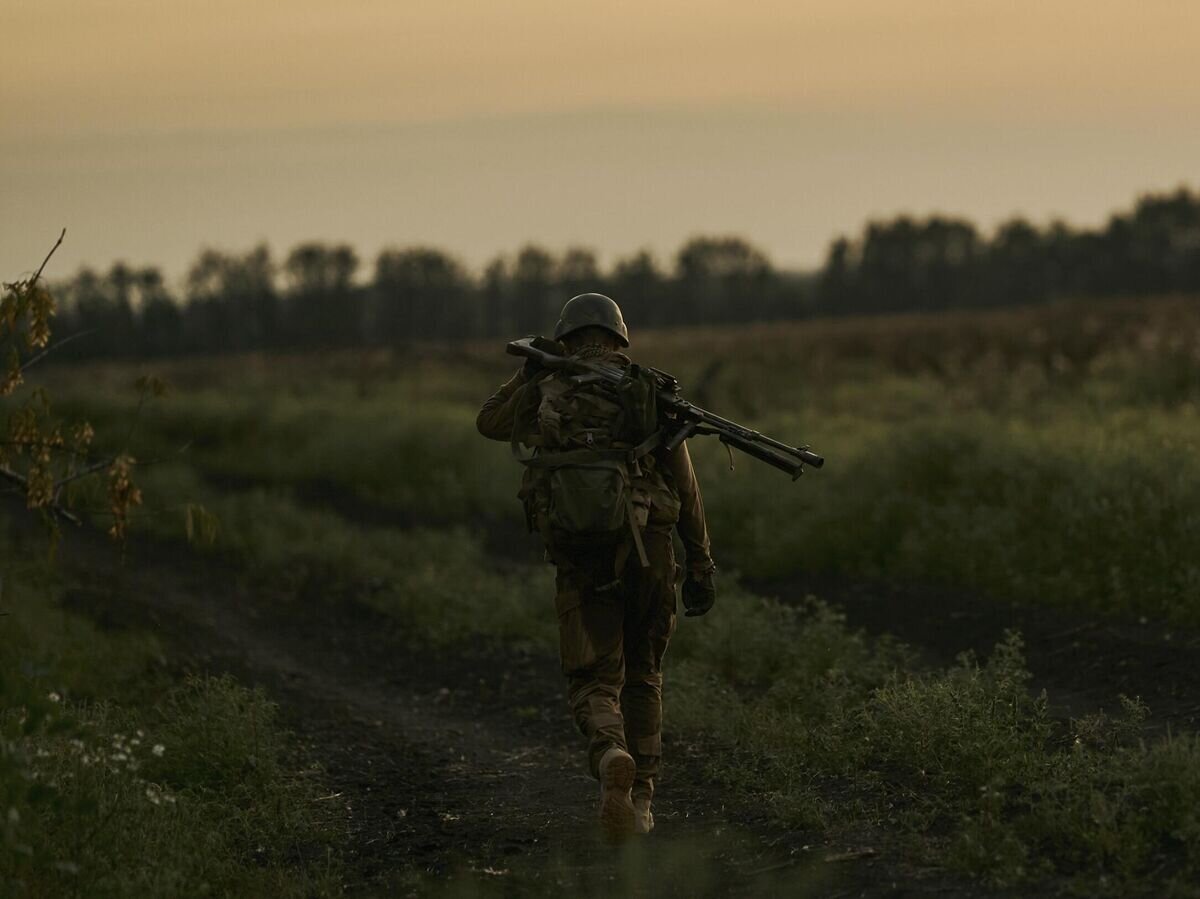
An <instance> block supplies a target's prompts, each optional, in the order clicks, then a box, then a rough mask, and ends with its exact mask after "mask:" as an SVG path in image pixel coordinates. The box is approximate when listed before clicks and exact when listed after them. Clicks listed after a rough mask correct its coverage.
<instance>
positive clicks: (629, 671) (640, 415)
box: [476, 293, 716, 837]
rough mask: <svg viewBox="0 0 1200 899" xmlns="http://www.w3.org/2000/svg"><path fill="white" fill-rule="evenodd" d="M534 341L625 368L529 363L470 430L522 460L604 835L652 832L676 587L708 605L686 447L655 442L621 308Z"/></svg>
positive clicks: (644, 376) (595, 298) (599, 305)
mask: <svg viewBox="0 0 1200 899" xmlns="http://www.w3.org/2000/svg"><path fill="white" fill-rule="evenodd" d="M533 345H534V346H535V347H537V348H538V349H540V350H542V351H544V352H548V353H550V354H552V355H569V356H571V357H573V358H574V359H578V360H585V361H588V362H594V363H600V364H603V365H607V366H610V367H615V368H618V369H620V370H621V371H623V372H624V375H623V377H622V378H621V379H620V380H619V383H616V384H613V383H612V382H610V381H605V380H603V379H598V378H595V377H589V376H587V375H586V374H585V375H579V374H578V373H574V372H572V371H571V370H570V369H569V368H567V367H563V368H556V369H550V368H547V367H543V366H542V365H540V364H539V363H538V362H537V361H536V360H535V359H529V360H528V361H527V362H526V363H525V366H524V367H523V368H522V369H521V370H520V371H518V372H517V373H516V374H515V375H513V377H512V378H511V379H510V380H509V381H508V382H507V383H505V384H504V385H503V386H502V387H500V389H499V390H498V391H496V393H495V394H493V395H492V396H491V397H490V398H489V399H488V400H487V402H485V403H484V404H483V408H482V409H481V410H480V412H479V416H478V419H477V421H476V424H477V426H478V428H479V431H480V433H481V434H483V435H484V436H485V437H489V438H492V439H494V440H504V441H509V442H511V444H512V447H513V451H514V453H515V454H517V455H518V458H520V459H521V461H522V462H523V463H524V464H525V476H524V479H523V482H522V486H521V491H520V494H519V495H520V497H521V499H522V500H523V502H524V504H525V510H526V516H527V520H528V521H529V523H530V525H531V526H533V527H536V528H537V530H538V531H539V532H540V533H541V535H542V538H543V540H544V542H545V545H546V552H547V556H548V558H549V559H550V560H551V561H552V562H553V563H554V565H555V567H556V569H557V577H556V595H555V608H556V611H557V613H558V623H559V649H560V655H561V660H562V669H563V673H564V674H565V675H566V676H567V679H568V698H569V701H570V705H571V710H572V712H573V714H574V717H575V722H576V724H577V725H578V727H579V729H580V731H582V733H583V734H584V735H585V736H586V737H587V739H588V762H589V767H590V769H591V772H592V775H593V776H595V777H596V778H597V779H598V780H599V781H600V785H601V796H600V810H599V811H600V821H601V825H602V826H603V828H604V830H605V831H606V833H608V834H609V835H610V836H612V837H622V836H624V835H626V834H629V833H633V832H636V833H649V832H650V830H651V829H652V828H653V827H654V816H653V814H652V813H651V808H650V803H651V799H652V798H653V795H654V785H655V780H656V779H657V777H658V775H659V769H660V765H661V761H662V689H663V671H662V662H663V655H664V654H665V652H666V650H667V644H668V643H669V642H670V639H671V635H672V633H673V632H674V629H675V615H676V592H675V591H676V584H677V583H678V582H679V579H680V578H681V577H682V578H683V602H684V606H685V607H686V609H687V614H688V615H703V614H704V613H705V612H707V611H708V610H709V609H711V608H712V606H713V602H714V600H715V597H716V593H715V588H714V583H713V573H714V571H715V566H714V565H713V561H712V555H711V553H710V548H709V538H708V528H707V525H706V523H705V519H704V503H703V501H702V499H701V496H700V487H699V485H698V484H697V483H696V475H695V472H694V471H693V470H692V463H691V459H690V457H689V456H688V450H687V444H686V442H682V441H680V442H678V445H677V446H676V447H675V448H673V449H668V448H667V447H665V446H664V445H663V444H662V441H661V439H659V437H660V434H659V432H658V423H657V420H656V419H657V415H656V411H655V392H656V391H655V383H654V379H653V376H652V375H651V374H650V372H648V371H645V370H642V369H639V367H638V366H636V365H633V364H632V363H631V361H630V359H629V358H628V357H627V356H626V355H625V354H624V353H622V352H621V350H622V349H623V348H625V347H628V346H629V333H628V330H627V329H626V326H625V322H624V319H623V318H622V316H621V310H620V308H619V307H618V306H617V304H616V303H614V302H613V301H612V300H611V299H609V298H608V297H605V296H602V295H600V294H595V293H589V294H582V295H581V296H577V297H574V298H573V299H571V300H570V301H568V302H567V304H566V305H565V306H564V307H563V310H562V314H561V317H560V320H559V322H558V325H557V327H556V328H555V331H554V340H553V341H551V340H547V339H544V338H538V339H536V340H535V341H533ZM524 447H528V448H532V450H533V452H532V455H527V454H525V453H523V451H522V450H523V448H524ZM672 530H674V531H677V532H678V534H679V537H680V540H681V542H682V545H683V548H684V564H683V565H682V566H679V565H677V564H676V561H675V551H674V546H673V541H672Z"/></svg>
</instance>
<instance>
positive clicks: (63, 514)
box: [0, 465, 83, 525]
mask: <svg viewBox="0 0 1200 899" xmlns="http://www.w3.org/2000/svg"><path fill="white" fill-rule="evenodd" d="M0 478H3V479H4V480H6V481H8V482H10V483H12V484H16V485H17V486H18V487H21V488H22V489H23V490H28V489H29V481H28V480H27V479H26V478H25V476H24V475H23V474H20V473H19V472H15V471H13V470H12V469H11V468H9V467H7V466H5V465H0ZM36 508H40V509H46V510H48V511H49V512H50V513H51V514H52V515H57V516H58V517H59V518H62V519H65V520H66V521H69V522H71V524H74V525H81V524H83V521H82V520H81V519H80V518H79V516H78V515H76V514H75V513H74V512H71V511H69V510H68V509H65V508H63V507H62V506H61V505H60V504H59V503H58V502H57V501H55V502H52V503H47V504H46V505H44V506H38V507H36Z"/></svg>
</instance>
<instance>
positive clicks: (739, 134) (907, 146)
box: [0, 0, 1200, 277]
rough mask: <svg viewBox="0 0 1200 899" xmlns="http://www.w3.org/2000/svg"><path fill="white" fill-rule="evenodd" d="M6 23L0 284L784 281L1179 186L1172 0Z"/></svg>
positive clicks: (434, 10)
mask: <svg viewBox="0 0 1200 899" xmlns="http://www.w3.org/2000/svg"><path fill="white" fill-rule="evenodd" d="M0 33H3V34H4V35H5V36H6V48H5V74H4V76H3V78H2V79H0V111H2V112H3V115H2V116H0V196H2V197H3V198H4V200H5V207H6V212H8V213H9V214H6V215H5V216H3V217H0V265H2V266H4V268H3V274H4V276H5V277H10V276H11V275H13V274H15V271H19V270H21V269H23V268H26V267H28V266H29V265H31V264H34V262H35V261H34V260H31V259H30V256H31V254H32V255H37V249H38V248H40V247H41V246H42V245H43V244H45V242H46V238H45V234H43V232H46V233H49V232H54V231H55V229H56V227H57V226H58V225H59V224H64V225H66V226H67V227H68V230H69V233H70V239H69V241H68V244H67V245H66V246H65V247H64V251H63V259H62V260H59V262H60V264H65V265H66V266H73V265H74V264H75V263H77V262H79V261H81V260H87V261H91V262H94V263H98V264H105V263H107V262H109V261H111V259H112V258H114V257H115V256H123V257H126V258H129V259H131V260H132V261H145V262H157V263H161V264H163V265H164V266H166V267H167V268H168V270H170V271H173V272H176V273H177V272H179V271H182V269H183V268H184V266H185V265H186V261H187V259H189V258H190V256H191V255H192V254H193V253H194V252H195V250H196V249H198V248H199V246H200V245H201V244H204V243H214V244H217V245H221V246H231V247H236V246H244V245H247V244H248V243H250V242H252V241H254V240H256V239H259V238H265V239H268V240H270V241H271V242H272V243H273V244H275V245H276V246H277V247H278V248H281V249H282V248H285V247H286V245H287V244H288V243H289V242H292V241H295V240H298V239H303V238H305V237H310V236H311V237H323V238H343V239H347V240H350V241H352V242H354V243H356V244H357V245H359V247H360V248H361V249H362V250H363V251H364V252H372V251H373V250H374V249H377V248H378V246H379V245H380V244H383V243H390V242H407V241H412V240H427V241H430V242H434V243H438V244H441V245H444V246H446V247H447V248H449V249H452V250H455V251H458V252H460V253H462V254H463V255H464V256H465V257H466V258H467V259H468V261H470V262H473V263H478V262H480V261H482V260H483V259H484V258H486V257H487V256H489V255H490V254H492V253H494V252H496V251H499V250H504V249H511V248H513V247H515V246H516V245H517V244H519V243H520V242H522V241H524V240H526V239H530V238H533V239H538V240H541V241H543V242H546V243H548V244H550V245H551V246H552V247H559V246H561V245H563V244H564V243H565V242H567V241H581V242H584V243H587V244H590V245H593V246H595V247H597V248H598V249H600V250H601V251H602V252H604V253H606V254H612V253H620V252H626V251H629V250H632V249H635V248H636V247H638V246H640V245H642V244H648V245H650V246H652V247H655V248H657V249H658V250H660V251H661V252H662V253H663V254H664V255H665V254H666V253H668V252H669V251H670V250H672V249H673V248H674V247H675V246H677V245H678V243H679V242H680V241H681V240H682V239H684V238H685V237H686V236H688V235H689V234H691V233H693V232H695V231H699V230H732V231H740V232H742V233H745V234H746V235H747V236H749V237H751V238H752V239H754V240H756V241H757V242H759V243H761V244H762V245H763V246H764V247H766V248H767V249H768V250H769V251H770V252H771V253H772V254H773V255H774V256H775V257H776V258H777V259H778V260H779V261H780V262H782V263H785V264H796V265H803V264H812V263H814V262H816V261H818V260H819V258H820V256H821V254H822V252H823V250H824V246H825V243H826V242H827V240H828V238H829V237H830V236H831V235H832V234H833V233H834V231H836V230H844V229H847V228H857V226H858V225H859V224H861V222H862V221H863V219H864V218H866V217H867V216H869V215H875V214H890V213H892V212H895V211H898V210H905V209H908V210H913V211H917V212H922V211H928V210H931V209H943V210H946V211H950V212H959V213H963V214H967V215H971V216H973V217H976V218H977V219H979V220H980V221H981V222H982V223H984V224H988V223H990V222H992V221H994V220H995V219H997V218H999V217H1002V216H1004V215H1007V214H1009V213H1011V212H1015V211H1022V212H1026V213H1028V214H1030V215H1033V216H1034V217H1038V216H1047V215H1050V214H1056V213H1057V214H1063V215H1066V216H1068V217H1071V218H1076V219H1080V220H1088V219H1096V218H1098V217H1100V216H1102V215H1103V214H1104V213H1105V212H1106V211H1107V210H1109V209H1112V208H1114V207H1116V206H1120V205H1125V204H1127V203H1128V202H1129V201H1130V200H1131V199H1132V197H1133V195H1134V194H1135V193H1136V192H1138V191H1139V190H1143V189H1151V188H1164V187H1171V186H1174V185H1176V184H1178V183H1180V182H1184V181H1190V182H1191V183H1200V115H1197V113H1200V78H1198V77H1197V73H1198V72H1200V66H1198V65H1197V63H1196V59H1197V50H1196V48H1197V47H1200V4H1197V3H1195V2H1189V0H1180V2H1166V0H1143V2H1138V3H1134V2H1103V0H1090V2H1082V0H1060V2H1055V0H1042V2H1032V0H1009V2H996V0H944V2H930V0H906V2H898V0H887V2H880V0H875V2H865V0H860V2H840V3H829V2H823V3H814V2H797V0H791V2H778V0H759V2H752V3H751V2H741V3H733V2H717V0H690V2H686V3H683V2H674V0H672V2H658V3H655V2H647V0H642V2H636V3H635V2H627V0H607V2H605V3H581V2H565V0H558V2H545V0H508V2H505V3H480V2H474V3H464V2H456V0H441V2H423V0H421V2H413V0H390V2H384V0H342V2H339V3H332V2H320V3H318V2H313V0H288V2H287V3H281V2H280V3H266V2H262V0H240V2H230V0H204V2H183V0H153V2H152V0H39V2H36V3H34V2H16V0H9V2H8V3H5V4H4V5H3V6H0ZM298 192H299V193H301V194H303V196H302V197H299V196H298V195H297V193H298ZM383 203H386V204H387V210H381V209H380V204H383ZM14 209H15V210H16V212H17V213H18V214H17V215H13V214H11V213H12V211H13V210H14Z"/></svg>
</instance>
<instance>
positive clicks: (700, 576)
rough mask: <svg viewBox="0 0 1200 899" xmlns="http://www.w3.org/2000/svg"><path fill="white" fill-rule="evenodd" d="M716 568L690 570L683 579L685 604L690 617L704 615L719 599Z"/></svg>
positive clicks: (685, 613) (687, 614)
mask: <svg viewBox="0 0 1200 899" xmlns="http://www.w3.org/2000/svg"><path fill="white" fill-rule="evenodd" d="M716 570H717V569H716V568H710V569H709V570H708V571H690V572H688V576H687V577H686V578H685V579H684V581H683V605H684V608H685V609H687V611H686V612H684V615H686V616H687V617H688V618H695V617H696V616H697V615H703V614H704V613H705V612H707V611H708V610H709V609H711V608H712V607H713V603H715V602H716V601H717V585H716V583H715V582H714V579H715V573H716Z"/></svg>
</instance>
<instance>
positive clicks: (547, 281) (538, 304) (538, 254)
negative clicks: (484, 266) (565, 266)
mask: <svg viewBox="0 0 1200 899" xmlns="http://www.w3.org/2000/svg"><path fill="white" fill-rule="evenodd" d="M555 286H556V285H555V264H554V257H553V256H551V255H550V254H549V253H548V252H546V250H544V249H542V248H541V247H538V246H534V245H533V244H529V245H526V246H525V247H523V248H522V249H521V251H520V252H519V253H517V260H516V263H515V265H514V266H513V270H512V295H513V301H514V309H513V312H514V319H515V324H516V330H517V331H518V332H519V333H521V334H542V333H545V332H546V331H547V330H548V329H549V327H550V326H551V325H553V324H554V322H553V320H552V312H551V310H552V307H553V306H554V305H555V304H554V300H555V298H556V296H555ZM553 311H554V312H557V311H558V310H557V309H555V310H553Z"/></svg>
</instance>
